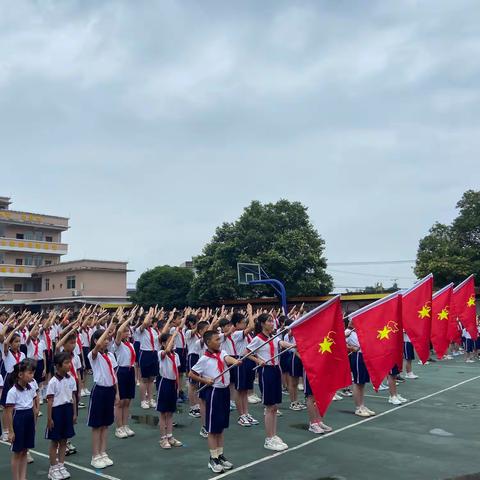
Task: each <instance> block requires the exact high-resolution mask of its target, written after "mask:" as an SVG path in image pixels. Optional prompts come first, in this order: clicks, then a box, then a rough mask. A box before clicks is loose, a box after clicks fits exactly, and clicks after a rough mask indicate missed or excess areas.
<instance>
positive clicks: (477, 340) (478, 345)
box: [475, 326, 480, 350]
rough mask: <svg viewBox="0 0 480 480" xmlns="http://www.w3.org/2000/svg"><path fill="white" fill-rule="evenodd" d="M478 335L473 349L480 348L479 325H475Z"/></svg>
mask: <svg viewBox="0 0 480 480" xmlns="http://www.w3.org/2000/svg"><path fill="white" fill-rule="evenodd" d="M477 330H478V337H477V339H476V340H475V350H480V326H477Z"/></svg>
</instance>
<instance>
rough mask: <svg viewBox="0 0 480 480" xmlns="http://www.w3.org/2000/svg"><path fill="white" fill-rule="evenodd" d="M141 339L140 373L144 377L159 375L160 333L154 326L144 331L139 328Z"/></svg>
mask: <svg viewBox="0 0 480 480" xmlns="http://www.w3.org/2000/svg"><path fill="white" fill-rule="evenodd" d="M138 338H139V340H140V359H139V365H140V373H141V376H142V378H151V377H156V376H157V375H158V353H157V352H158V350H159V345H158V333H157V331H156V330H155V329H154V328H153V327H147V328H145V329H144V330H143V331H141V330H140V328H139V329H138Z"/></svg>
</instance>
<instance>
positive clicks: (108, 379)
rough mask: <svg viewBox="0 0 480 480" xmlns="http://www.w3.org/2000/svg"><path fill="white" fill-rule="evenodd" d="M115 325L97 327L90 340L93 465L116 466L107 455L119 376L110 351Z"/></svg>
mask: <svg viewBox="0 0 480 480" xmlns="http://www.w3.org/2000/svg"><path fill="white" fill-rule="evenodd" d="M114 328H115V324H114V323H111V324H110V326H109V327H108V328H107V329H106V330H102V329H100V330H96V331H95V333H94V334H93V335H92V338H91V340H90V353H89V354H88V360H89V361H90V365H91V366H92V372H93V381H94V386H93V388H92V392H91V394H90V404H89V406H88V421H87V423H88V426H89V427H91V428H92V461H91V463H90V464H91V465H92V467H94V468H99V469H101V468H105V467H109V466H110V465H113V461H112V460H111V459H110V458H109V456H108V455H107V438H108V427H109V426H110V425H112V424H113V421H114V404H115V397H116V394H117V376H116V375H115V370H114V368H115V367H116V366H117V362H116V360H115V357H114V355H113V354H112V353H109V352H107V345H108V341H109V336H110V335H111V334H112V333H113V329H114Z"/></svg>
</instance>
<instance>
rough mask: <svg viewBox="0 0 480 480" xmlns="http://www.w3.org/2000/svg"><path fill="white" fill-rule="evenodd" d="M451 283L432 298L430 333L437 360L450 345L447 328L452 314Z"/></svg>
mask: <svg viewBox="0 0 480 480" xmlns="http://www.w3.org/2000/svg"><path fill="white" fill-rule="evenodd" d="M452 295H453V283H450V284H449V285H447V286H446V287H444V288H442V289H441V290H439V291H438V292H436V293H435V294H434V295H433V297H432V331H431V336H430V338H431V340H432V345H433V349H434V350H435V353H436V354H437V357H438V358H442V357H443V356H444V355H445V354H446V353H447V350H448V346H449V345H450V337H449V335H448V326H449V322H450V318H451V317H454V316H455V315H453V314H452V313H453V312H452Z"/></svg>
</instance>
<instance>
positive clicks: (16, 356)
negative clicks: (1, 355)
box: [10, 350, 22, 363]
mask: <svg viewBox="0 0 480 480" xmlns="http://www.w3.org/2000/svg"><path fill="white" fill-rule="evenodd" d="M10 353H11V354H12V355H13V358H14V359H15V363H20V358H21V357H22V352H17V353H15V352H14V351H12V350H10Z"/></svg>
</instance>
